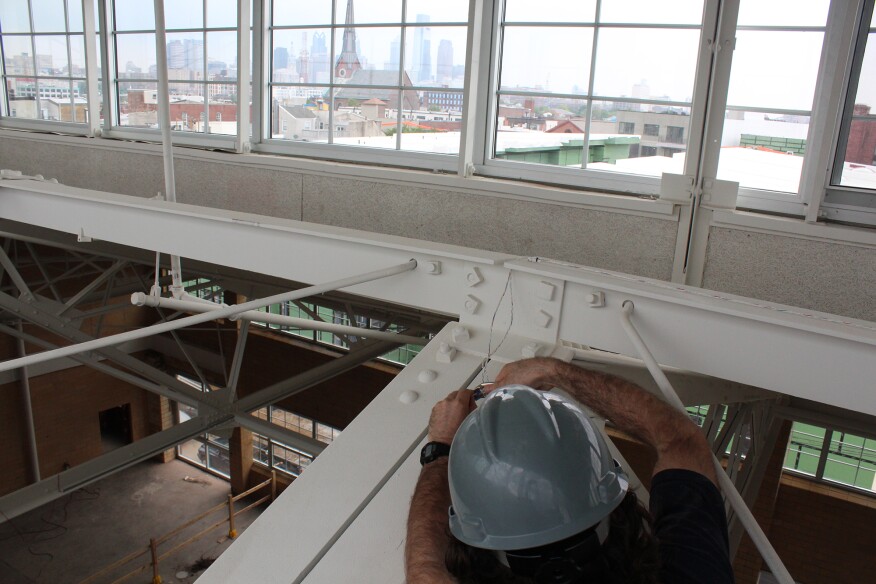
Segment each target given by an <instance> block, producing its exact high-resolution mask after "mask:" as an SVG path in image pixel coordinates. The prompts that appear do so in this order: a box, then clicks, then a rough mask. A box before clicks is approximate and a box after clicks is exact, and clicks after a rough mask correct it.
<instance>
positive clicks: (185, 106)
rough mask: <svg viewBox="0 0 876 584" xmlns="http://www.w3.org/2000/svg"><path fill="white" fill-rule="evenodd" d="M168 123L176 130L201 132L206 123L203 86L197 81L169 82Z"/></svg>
mask: <svg viewBox="0 0 876 584" xmlns="http://www.w3.org/2000/svg"><path fill="white" fill-rule="evenodd" d="M168 91H169V93H170V124H171V129H173V130H176V131H178V132H203V131H204V128H205V125H206V120H207V117H206V113H205V109H204V93H203V92H204V86H203V85H201V84H199V83H170V84H169V86H168Z"/></svg>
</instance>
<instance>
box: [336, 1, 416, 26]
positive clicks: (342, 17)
mask: <svg viewBox="0 0 876 584" xmlns="http://www.w3.org/2000/svg"><path fill="white" fill-rule="evenodd" d="M350 17H352V18H350ZM401 17H402V3H401V0H356V10H355V14H354V13H353V0H337V4H336V6H335V24H338V25H343V24H373V23H387V24H389V23H393V22H401ZM408 20H409V21H410V17H409V18H408ZM420 22H429V21H428V20H426V21H420Z"/></svg>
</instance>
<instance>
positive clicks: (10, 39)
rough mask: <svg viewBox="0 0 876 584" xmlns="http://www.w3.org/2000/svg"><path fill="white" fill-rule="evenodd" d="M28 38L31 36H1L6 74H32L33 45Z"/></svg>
mask: <svg viewBox="0 0 876 584" xmlns="http://www.w3.org/2000/svg"><path fill="white" fill-rule="evenodd" d="M30 40H31V37H20V36H4V37H3V56H4V60H5V64H6V74H7V75H33V47H32V46H31V44H30Z"/></svg>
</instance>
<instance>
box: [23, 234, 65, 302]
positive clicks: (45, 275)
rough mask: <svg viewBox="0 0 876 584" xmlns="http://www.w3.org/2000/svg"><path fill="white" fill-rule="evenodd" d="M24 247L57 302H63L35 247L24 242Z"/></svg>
mask: <svg viewBox="0 0 876 584" xmlns="http://www.w3.org/2000/svg"><path fill="white" fill-rule="evenodd" d="M24 247H25V249H27V252H28V253H29V254H30V257H31V259H32V260H33V263H34V264H35V265H36V267H37V269H38V270H39V271H40V274H41V275H42V276H43V280H45V284H46V285H47V286H48V287H49V290H50V291H51V292H52V296H54V297H55V300H57V301H58V302H61V295H60V294H59V293H58V289H57V288H55V284H54V283H53V282H52V280H51V278H49V273H48V272H46V268H45V266H43V263H42V262H41V261H40V258H39V256H38V255H37V252H36V249H34V247H33V245H31V244H30V243H29V242H24Z"/></svg>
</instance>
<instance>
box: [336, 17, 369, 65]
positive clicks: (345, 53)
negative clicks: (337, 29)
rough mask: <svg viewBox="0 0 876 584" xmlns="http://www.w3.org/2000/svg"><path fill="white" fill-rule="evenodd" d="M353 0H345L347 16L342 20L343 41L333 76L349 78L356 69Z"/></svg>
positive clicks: (357, 62) (357, 63)
mask: <svg viewBox="0 0 876 584" xmlns="http://www.w3.org/2000/svg"><path fill="white" fill-rule="evenodd" d="M353 23H354V21H353V0H347V16H346V19H345V20H344V42H343V45H342V47H341V54H340V56H338V61H337V63H336V64H335V77H338V78H341V79H349V78H350V77H352V76H353V73H355V72H356V71H357V70H358V69H361V68H362V65H361V63H359V55H358V54H357V52H356V30H355V29H354V28H353Z"/></svg>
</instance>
